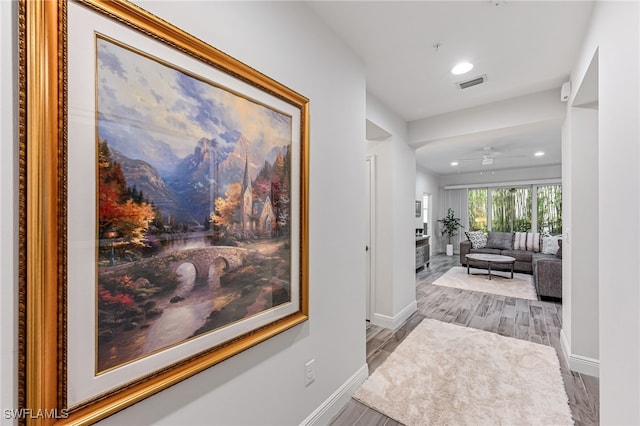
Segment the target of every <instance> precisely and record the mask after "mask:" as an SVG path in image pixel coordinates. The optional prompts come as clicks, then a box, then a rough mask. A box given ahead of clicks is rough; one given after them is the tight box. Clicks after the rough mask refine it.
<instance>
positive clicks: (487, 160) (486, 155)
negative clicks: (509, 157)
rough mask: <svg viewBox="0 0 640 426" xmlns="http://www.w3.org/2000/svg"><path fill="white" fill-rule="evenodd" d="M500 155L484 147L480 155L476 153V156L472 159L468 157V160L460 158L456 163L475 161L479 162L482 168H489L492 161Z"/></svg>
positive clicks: (488, 147)
mask: <svg viewBox="0 0 640 426" xmlns="http://www.w3.org/2000/svg"><path fill="white" fill-rule="evenodd" d="M501 155H502V153H501V152H498V151H495V150H494V149H493V148H492V147H490V146H485V147H484V148H483V149H482V151H481V152H480V153H478V154H477V155H476V156H473V157H468V158H462V159H460V160H458V161H460V162H462V161H477V160H481V162H482V165H483V166H490V165H492V164H493V160H494V159H495V158H496V157H499V156H501Z"/></svg>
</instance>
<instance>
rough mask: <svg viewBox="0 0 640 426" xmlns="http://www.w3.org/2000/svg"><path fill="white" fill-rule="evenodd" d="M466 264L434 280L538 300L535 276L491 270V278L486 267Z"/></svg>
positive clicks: (437, 283) (463, 287)
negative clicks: (466, 265)
mask: <svg viewBox="0 0 640 426" xmlns="http://www.w3.org/2000/svg"><path fill="white" fill-rule="evenodd" d="M469 272H470V274H467V268H466V267H464V266H454V267H453V268H451V269H449V270H448V271H447V272H445V273H444V274H443V275H442V276H441V277H440V278H438V279H437V280H435V281H434V283H433V284H434V285H441V286H444V287H453V288H460V289H462V290H473V291H481V292H483V293H492V294H499V295H501V296H509V297H517V298H520V299H529V300H538V296H537V294H536V289H535V287H534V286H533V276H532V275H528V274H519V273H516V272H514V273H513V279H510V278H505V277H510V276H511V272H505V271H497V272H495V271H491V279H489V275H488V273H487V270H486V269H476V268H473V267H472V268H471V269H469Z"/></svg>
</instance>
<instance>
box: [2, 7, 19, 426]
mask: <svg viewBox="0 0 640 426" xmlns="http://www.w3.org/2000/svg"><path fill="white" fill-rule="evenodd" d="M15 6H16V4H15V3H13V2H7V1H0V110H1V111H2V114H0V140H1V141H2V143H0V235H2V238H0V283H2V285H0V358H1V359H2V361H1V363H0V378H1V379H0V407H1V408H12V407H16V406H17V397H16V391H15V389H16V386H17V383H16V373H15V371H16V368H17V332H16V327H17V321H16V315H17V291H16V289H17V285H18V283H17V263H16V262H17V259H16V253H17V229H18V226H17V223H18V219H17V202H16V198H17V192H16V190H15V188H16V187H17V179H16V175H17V158H16V156H17V150H16V146H17V137H18V132H17V130H16V123H17V110H16V108H15V106H16V105H17V99H18V98H17V67H15V64H16V50H15V49H14V48H12V46H15V44H16V43H17V39H16V37H15V34H17V26H16V25H15V21H14V20H13V19H12V16H13V14H15V12H16V9H17V8H16V7H15ZM2 417H4V416H2ZM0 422H2V424H5V422H8V421H7V420H4V419H3V420H0Z"/></svg>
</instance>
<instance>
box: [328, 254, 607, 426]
mask: <svg viewBox="0 0 640 426" xmlns="http://www.w3.org/2000/svg"><path fill="white" fill-rule="evenodd" d="M459 265H460V263H459V259H458V258H457V257H456V256H452V257H451V256H445V255H436V256H434V257H433V258H432V259H431V263H430V266H429V267H428V268H424V269H422V270H421V271H418V273H417V274H416V299H417V302H418V310H417V311H416V312H415V313H414V314H413V315H412V316H411V317H410V318H408V319H407V320H406V321H405V322H404V323H403V324H402V325H401V326H400V327H399V328H398V329H396V330H387V329H383V328H380V327H377V326H373V325H368V326H367V363H368V364H369V373H370V374H371V373H372V372H373V371H374V370H375V369H376V367H378V366H379V365H380V364H381V363H382V362H383V361H384V360H385V359H386V358H387V357H388V356H389V354H390V353H391V352H392V351H393V350H394V349H395V348H396V347H397V346H398V345H399V344H400V342H402V340H403V339H404V338H405V337H406V336H407V335H408V334H409V332H411V330H413V328H414V327H416V326H417V325H418V324H419V323H420V321H422V320H423V319H424V318H433V319H437V320H440V321H443V322H449V323H454V324H459V325H462V326H465V327H472V328H476V329H481V330H486V331H490V332H493V333H498V334H501V335H503V336H509V337H515V338H517V339H522V340H528V341H531V342H536V343H541V344H543V345H548V346H552V347H554V348H555V349H556V352H558V354H559V356H558V359H559V360H560V367H561V373H562V377H563V379H564V385H565V389H566V391H567V396H568V397H569V404H570V405H571V412H572V414H573V419H574V421H575V424H576V425H597V424H599V396H598V392H599V382H598V379H597V378H595V377H590V376H585V375H582V374H580V373H576V372H572V371H571V370H570V369H569V368H568V366H567V364H566V362H565V361H564V357H563V356H562V355H561V354H562V352H561V351H562V349H561V346H560V329H561V328H562V305H561V304H560V303H556V302H548V301H530V300H524V299H515V298H512V297H506V296H498V295H493V294H485V293H478V292H473V291H466V290H460V289H454V288H449V287H442V286H436V285H432V284H431V283H433V281H435V280H436V279H437V278H439V277H440V276H441V275H442V274H444V273H445V272H447V271H448V270H449V269H450V268H451V267H452V266H459ZM331 424H332V425H333V426H350V425H379V426H393V425H399V423H398V422H396V421H395V420H393V419H391V418H389V417H386V416H384V415H383V414H381V413H379V412H377V411H375V410H373V409H371V408H369V407H367V406H366V405H364V404H361V403H360V402H358V401H356V400H354V399H352V400H351V401H350V402H349V403H348V404H347V405H346V407H345V408H344V409H343V410H342V411H341V412H340V413H339V414H338V415H337V416H336V417H335V419H334V420H333V421H332V423H331Z"/></svg>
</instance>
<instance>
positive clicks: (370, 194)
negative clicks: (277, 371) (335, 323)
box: [365, 155, 376, 321]
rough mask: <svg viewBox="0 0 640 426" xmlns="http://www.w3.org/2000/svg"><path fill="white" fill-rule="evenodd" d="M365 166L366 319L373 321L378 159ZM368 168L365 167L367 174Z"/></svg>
mask: <svg viewBox="0 0 640 426" xmlns="http://www.w3.org/2000/svg"><path fill="white" fill-rule="evenodd" d="M365 164H368V165H369V166H368V171H369V173H368V175H367V176H365V178H366V179H367V182H365V185H366V189H367V191H366V192H367V193H366V194H365V204H366V205H365V214H366V215H367V216H366V219H367V220H365V223H366V224H367V225H368V226H367V228H368V229H366V230H365V232H366V234H365V246H368V247H369V250H368V251H365V268H366V270H365V295H366V314H365V317H366V319H367V320H368V321H371V318H373V316H374V314H375V305H376V303H375V301H376V157H375V155H367V156H366V157H365ZM366 169H367V168H366V167H365V172H366V171H367V170H366Z"/></svg>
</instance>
